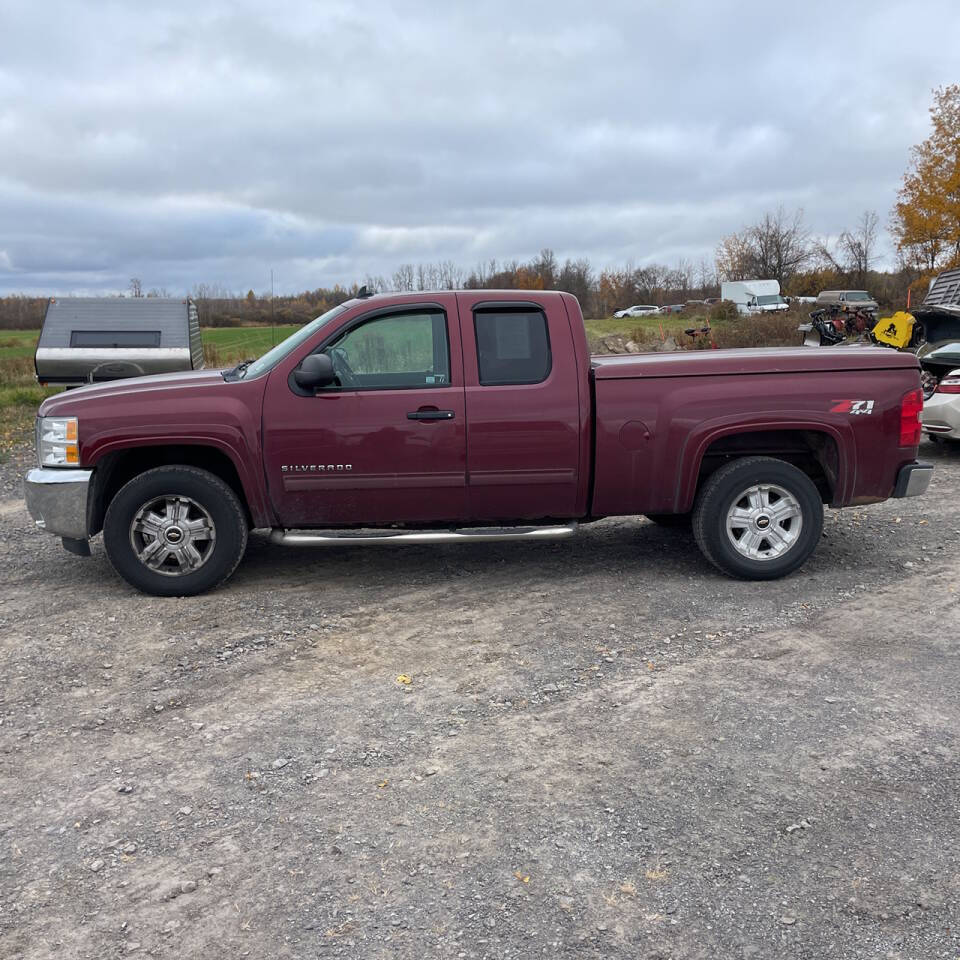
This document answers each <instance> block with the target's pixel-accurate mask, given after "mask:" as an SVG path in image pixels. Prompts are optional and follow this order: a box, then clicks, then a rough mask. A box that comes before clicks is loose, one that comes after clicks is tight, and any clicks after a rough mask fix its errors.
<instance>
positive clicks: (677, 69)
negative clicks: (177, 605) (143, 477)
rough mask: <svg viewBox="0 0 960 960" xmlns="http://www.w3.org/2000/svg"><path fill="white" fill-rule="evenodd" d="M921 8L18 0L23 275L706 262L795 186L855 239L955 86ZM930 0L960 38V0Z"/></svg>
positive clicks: (73, 280)
mask: <svg viewBox="0 0 960 960" xmlns="http://www.w3.org/2000/svg"><path fill="white" fill-rule="evenodd" d="M902 9H903V8H902V5H900V4H898V3H894V2H890V0H879V2H877V3H874V4H871V5H869V6H867V5H865V4H858V3H855V4H847V5H837V4H830V5H828V4H826V3H821V2H813V3H810V4H806V5H801V6H798V7H796V8H791V9H778V10H777V11H776V16H775V17H774V16H773V15H772V14H771V8H770V6H769V4H766V3H760V2H759V0H748V2H744V3H737V4H727V3H713V2H707V0H703V2H700V3H689V2H688V3H678V4H674V5H671V6H669V7H666V6H664V5H661V4H657V3H652V2H648V3H643V2H635V0H630V2H627V0H623V2H618V0H614V2H607V3H604V4H602V5H599V6H594V7H584V6H583V4H582V3H572V2H568V0H558V2H555V3H552V4H550V5H549V6H546V5H540V4H516V3H505V2H501V0H490V2H488V3H485V4H480V5H470V6H466V5H459V4H446V5H438V4H435V3H429V2H426V0H419V2H418V0H396V2H390V3H387V2H386V0H381V2H376V0H374V2H366V3H359V4H357V3H345V2H344V3H337V2H332V3H326V2H325V3H323V4H314V3H309V2H306V0H304V2H282V3H279V4H271V5H269V6H267V7H265V6H264V5H263V4H260V3H253V2H250V0H244V2H239V3H235V2H229V3H228V2H226V0H222V2H213V3H208V4H204V5H202V6H198V5H197V4H195V3H186V2H165V3H160V4H153V5H148V6H141V5H138V6H136V7H126V6H124V5H118V4H102V3H92V4H90V5H88V6H87V7H85V8H84V14H83V16H80V15H78V13H77V12H76V11H77V8H76V5H75V4H73V3H70V2H68V0H48V2H47V3H45V4H43V5H42V8H41V7H38V6H37V5H36V4H35V3H31V2H27V0H13V3H12V4H10V3H8V4H7V5H5V10H4V51H3V58H2V60H0V142H2V144H3V149H2V150H0V250H2V251H5V259H0V291H3V290H8V291H9V290H29V291H36V292H40V293H62V292H69V291H70V290H72V289H79V288H83V289H122V288H124V287H126V285H127V281H128V279H129V277H130V276H139V277H141V279H142V280H143V282H144V284H145V286H147V287H150V286H165V287H167V288H169V289H171V290H181V289H186V288H189V287H190V286H192V285H193V284H194V283H198V282H206V283H218V284H221V285H224V286H227V287H230V288H233V289H237V290H244V289H246V288H248V287H250V286H253V287H255V288H256V289H262V288H263V287H264V285H265V284H266V283H268V282H269V271H270V268H271V267H273V268H274V269H275V271H276V273H277V276H278V277H279V281H280V284H279V286H280V289H285V290H295V289H304V288H308V287H315V286H318V285H320V284H327V283H334V282H341V283H350V282H352V281H354V280H358V279H362V278H363V277H364V276H366V275H368V274H381V273H382V274H390V273H391V272H392V270H393V269H394V267H395V266H396V265H397V264H399V263H401V262H409V261H413V262H416V261H418V260H429V259H453V260H455V261H457V262H459V263H461V264H463V265H465V266H472V265H473V264H474V263H476V262H479V261H481V260H487V259H489V258H491V257H498V258H501V259H511V258H514V257H517V258H525V257H529V256H531V255H533V254H535V253H536V252H537V251H538V250H539V249H540V248H541V247H544V246H550V247H552V248H553V249H554V250H555V251H556V252H557V254H558V255H559V256H560V257H566V256H572V257H578V256H586V257H589V258H590V259H591V260H593V261H594V262H595V263H596V264H597V265H603V264H606V263H615V262H620V263H622V262H626V261H627V260H632V261H634V262H636V263H642V262H647V261H650V260H661V261H670V260H673V259H675V258H677V257H679V256H683V257H686V258H688V259H699V258H700V257H708V258H709V257H711V256H712V252H713V249H714V248H715V246H716V242H717V240H718V239H719V237H720V236H721V235H722V234H723V233H725V232H729V231H731V230H734V229H737V228H739V227H740V226H741V225H742V224H743V223H745V222H749V221H750V220H752V219H754V218H756V217H758V216H759V215H761V214H762V213H763V212H764V211H765V210H767V209H771V208H774V207H776V206H777V205H778V204H780V203H784V204H785V205H786V206H788V207H793V206H802V207H804V209H805V211H806V215H807V219H808V222H809V224H810V226H811V227H812V228H813V229H814V230H815V231H817V232H819V233H833V234H836V233H837V232H839V231H840V230H842V229H843V228H845V227H847V226H849V225H850V224H852V223H853V222H854V221H855V219H856V218H857V216H859V214H860V213H861V212H862V211H863V210H864V209H875V210H877V211H878V212H879V213H880V215H881V217H882V218H885V216H886V214H887V212H888V211H889V209H890V207H891V205H892V203H893V199H894V195H895V192H896V188H897V185H898V182H899V178H900V176H901V175H902V172H903V170H904V168H905V165H906V163H907V159H908V150H909V147H910V146H911V145H912V144H913V143H916V142H917V141H918V140H920V139H922V137H923V136H924V135H925V132H926V127H927V122H928V117H927V106H928V103H929V99H930V89H931V88H932V87H934V86H936V85H938V84H940V83H943V82H949V81H951V80H953V79H955V77H953V76H951V75H950V69H951V67H952V62H949V58H939V59H938V58H936V57H932V56H930V54H929V48H928V40H927V38H926V34H925V33H924V32H923V31H905V30H903V29H902ZM913 11H914V12H913V16H914V19H918V20H922V22H924V23H935V24H936V25H937V31H938V33H939V34H940V35H942V36H951V35H955V34H958V33H960V8H958V7H957V5H956V4H955V3H952V2H950V3H948V2H938V0H927V2H921V3H918V4H916V5H915V6H914V8H913ZM824 24H829V31H828V32H829V35H830V36H831V37H834V38H842V42H841V44H840V46H841V50H840V51H839V52H838V49H837V43H835V42H833V41H832V40H831V42H825V41H824V37H825V31H826V28H825V27H824ZM38 51H39V54H38ZM896 65H900V66H901V67H904V68H903V69H900V68H898V67H897V66H896Z"/></svg>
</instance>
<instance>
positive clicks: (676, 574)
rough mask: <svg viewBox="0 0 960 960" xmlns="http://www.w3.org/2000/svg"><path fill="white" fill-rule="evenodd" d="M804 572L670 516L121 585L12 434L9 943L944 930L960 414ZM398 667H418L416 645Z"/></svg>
mask: <svg viewBox="0 0 960 960" xmlns="http://www.w3.org/2000/svg"><path fill="white" fill-rule="evenodd" d="M921 455H922V456H923V457H924V458H926V459H931V460H934V461H935V462H936V464H937V472H936V474H935V478H934V481H933V485H932V487H931V491H930V493H929V494H928V496H927V497H926V498H921V499H917V500H909V501H891V502H889V503H887V504H883V505H881V506H877V507H870V508H864V509H851V510H848V511H844V512H842V513H838V512H829V513H828V517H827V524H826V534H825V538H824V541H823V543H822V544H821V546H820V547H819V549H818V551H817V553H816V554H815V556H814V558H813V559H812V560H811V561H810V562H809V563H808V565H807V567H806V568H805V569H804V570H802V571H801V572H800V573H799V574H797V575H794V576H793V577H790V578H789V579H787V580H785V581H781V582H778V583H769V584H751V583H739V582H734V581H731V580H728V579H725V578H723V577H722V576H720V575H719V574H717V573H716V572H715V571H714V570H713V569H712V568H710V567H709V566H708V565H707V564H706V563H705V562H704V561H703V560H702V559H701V558H700V555H699V554H698V552H697V550H696V548H695V547H694V546H693V544H692V542H691V541H690V539H689V537H688V536H687V535H685V534H683V533H679V532H674V531H667V530H663V529H660V528H658V527H656V526H653V525H652V524H649V523H646V522H643V521H640V520H637V521H629V522H626V521H607V522H604V523H601V524H597V525H595V526H591V527H588V528H584V529H583V530H582V531H581V533H580V535H579V536H578V537H577V538H575V539H573V540H571V541H566V542H563V543H558V544H553V545H543V544H540V545H535V544H521V545H496V544H490V545H475V546H471V547H444V548H433V549H425V548H424V549H421V548H412V549H409V550H406V551H403V552H399V551H389V550H382V551H377V550H373V549H370V550H366V551H364V550H360V549H348V550H343V551H339V552H321V551H315V552H312V551H296V550H284V549H283V548H281V547H274V546H271V545H270V544H269V543H268V542H267V541H266V539H265V538H264V537H263V536H259V535H257V536H254V537H253V538H252V539H251V545H250V548H249V551H248V554H247V558H246V560H245V562H244V563H243V564H242V565H241V567H240V569H239V570H238V572H237V574H236V575H235V576H234V578H233V579H232V580H231V581H230V582H229V583H228V584H227V586H226V587H224V588H222V589H221V590H219V591H218V592H216V593H214V594H211V595H209V596H205V597H200V598H192V599H180V600H163V599H155V598H147V597H144V596H140V595H138V594H135V593H134V592H132V591H131V590H130V589H129V588H128V587H126V586H125V585H124V584H123V583H121V582H120V581H119V580H118V579H117V578H116V577H115V576H114V575H113V573H112V571H111V569H110V567H109V564H108V562H107V560H106V558H105V556H104V553H103V549H102V546H101V545H100V544H99V542H96V543H95V544H94V556H93V557H92V558H91V559H89V560H81V559H79V558H76V557H72V556H70V555H69V554H67V553H66V552H64V551H63V550H62V549H61V548H60V546H59V543H58V542H57V541H55V540H54V539H53V538H52V537H48V536H46V535H44V534H41V533H38V532H36V531H35V530H34V529H33V528H32V526H31V523H30V520H29V518H28V516H27V514H26V511H25V509H24V507H23V504H22V502H21V501H20V500H19V499H18V498H19V482H20V481H19V478H20V475H21V473H22V471H23V469H24V466H25V465H26V463H27V461H28V459H29V454H28V451H27V450H26V449H25V448H23V449H18V450H16V451H15V452H14V455H13V456H12V458H11V459H9V460H8V462H6V463H5V464H3V465H2V466H0V579H2V586H0V644H2V651H3V655H2V661H0V662H2V675H3V683H2V693H0V746H2V754H0V791H2V798H0V799H2V807H0V842H2V851H3V857H2V864H0V956H3V957H4V958H53V957H56V958H58V960H59V958H68V957H90V958H97V960H102V958H110V957H120V956H127V955H129V954H131V953H140V954H149V955H152V956H157V957H178V958H179V957H201V956H203V957H217V958H219V957H225V958H226V957H229V958H236V957H247V956H249V957H256V958H260V957H269V958H286V957H297V958H299V957H326V956H335V957H336V956H344V957H357V958H364V960H366V958H373V957H401V958H422V957H438V958H448V957H449V958H455V957H469V958H474V957H476V958H480V957H490V958H501V957H524V958H528V957H533V956H570V957H578V958H580V957H587V958H589V957H597V958H608V957H630V958H661V960H666V958H701V957H702V958H715V957H719V958H725V960H726V958H741V957H744V958H745V957H770V958H778V960H779V958H794V957H796V958H801V957H802V958H817V960H819V958H824V957H831V958H833V957H867V956H869V957H881V958H884V957H886V958H924V960H927V958H934V957H950V958H955V957H956V956H957V955H958V953H960V931H958V930H957V929H956V923H957V921H958V917H957V904H958V893H960V891H958V885H960V868H958V863H960V858H958V853H960V851H958V817H957V810H958V804H957V800H956V784H957V780H958V777H960V759H958V753H957V750H956V744H957V735H958V733H960V711H958V707H960V683H958V680H960V669H958V668H960V656H958V647H957V643H956V637H957V632H958V631H957V626H958V617H957V584H958V574H960V563H958V561H957V559H956V556H955V554H954V550H955V549H956V546H957V542H958V539H960V450H957V449H951V448H949V447H944V446H933V445H932V444H925V445H924V448H923V450H922V454H921ZM407 679H408V680H409V682H404V681H405V680H407Z"/></svg>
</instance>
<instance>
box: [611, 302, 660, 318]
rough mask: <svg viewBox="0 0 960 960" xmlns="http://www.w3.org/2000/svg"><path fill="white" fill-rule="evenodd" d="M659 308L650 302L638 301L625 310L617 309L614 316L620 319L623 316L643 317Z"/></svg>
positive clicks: (657, 310) (657, 311)
mask: <svg viewBox="0 0 960 960" xmlns="http://www.w3.org/2000/svg"><path fill="white" fill-rule="evenodd" d="M659 312H660V308H659V307H656V306H654V305H653V304H650V303H638V304H635V305H634V306H632V307H627V308H626V309H625V310H618V311H617V312H616V313H615V314H614V316H615V317H616V318H617V319H618V320H620V319H622V318H623V317H645V316H647V315H649V314H651V313H659Z"/></svg>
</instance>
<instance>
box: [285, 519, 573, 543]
mask: <svg viewBox="0 0 960 960" xmlns="http://www.w3.org/2000/svg"><path fill="white" fill-rule="evenodd" d="M576 532H577V525H576V524H575V523H567V524H563V525H560V526H553V527H471V528H465V529H462V530H409V531H396V530H383V531H369V532H366V533H355V532H354V531H351V530H344V531H339V530H283V529H281V528H279V527H277V528H275V529H273V530H271V531H270V541H271V542H272V543H279V544H283V545H284V546H287V547H356V546H360V547H366V546H374V545H384V544H385V545H388V546H395V547H403V546H417V545H420V546H422V545H424V544H431V543H499V542H501V541H505V540H565V539H567V537H572V536H573V535H574V534H575V533H576Z"/></svg>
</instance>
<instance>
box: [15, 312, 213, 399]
mask: <svg viewBox="0 0 960 960" xmlns="http://www.w3.org/2000/svg"><path fill="white" fill-rule="evenodd" d="M34 365H35V367H36V371H37V380H38V381H40V383H43V384H51V385H59V386H79V385H81V384H84V383H98V382H102V381H104V380H118V379H121V378H124V377H140V376H144V375H146V374H151V373H173V372H177V371H181V370H199V369H200V368H201V367H203V343H202V341H201V339H200V321H199V317H198V315H197V308H196V304H194V303H193V301H192V300H190V299H187V298H184V299H180V298H177V299H166V298H160V297H134V298H127V297H52V298H51V299H50V301H49V303H48V304H47V311H46V314H45V316H44V321H43V328H42V330H41V331H40V339H39V341H38V343H37V352H36V356H35V357H34Z"/></svg>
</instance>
